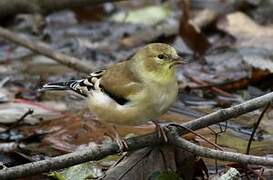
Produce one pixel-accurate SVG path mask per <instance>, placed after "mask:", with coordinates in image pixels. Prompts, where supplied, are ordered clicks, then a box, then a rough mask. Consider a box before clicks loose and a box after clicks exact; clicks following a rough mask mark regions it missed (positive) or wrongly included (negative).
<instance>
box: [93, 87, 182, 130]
mask: <svg viewBox="0 0 273 180" xmlns="http://www.w3.org/2000/svg"><path fill="white" fill-rule="evenodd" d="M144 94H145V95H146V96H143V97H141V98H139V99H138V100H136V101H137V102H134V103H129V104H125V105H120V104H117V103H116V102H115V101H113V100H112V99H111V98H109V97H108V96H107V95H105V94H101V93H100V94H97V95H95V96H93V97H90V98H88V101H89V102H88V104H89V109H90V110H91V111H92V112H94V113H95V114H96V115H97V116H98V119H99V120H100V121H104V122H110V123H115V124H122V125H140V124H144V123H146V122H147V121H150V120H152V119H154V118H157V117H159V116H160V115H162V114H163V113H165V112H166V111H167V110H168V108H169V107H170V105H171V104H172V103H173V102H174V101H175V99H176V96H177V85H176V84H174V86H167V88H162V87H161V88H160V90H159V89H154V90H153V89H149V92H145V93H144Z"/></svg>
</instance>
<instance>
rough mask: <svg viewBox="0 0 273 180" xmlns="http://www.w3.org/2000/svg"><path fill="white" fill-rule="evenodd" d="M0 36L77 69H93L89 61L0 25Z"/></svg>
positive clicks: (87, 71)
mask: <svg viewBox="0 0 273 180" xmlns="http://www.w3.org/2000/svg"><path fill="white" fill-rule="evenodd" d="M0 37H2V38H5V39H7V40H9V41H11V42H14V43H16V44H19V45H21V46H23V47H26V48H28V49H30V50H32V51H34V52H36V53H39V54H42V55H44V56H47V57H49V58H51V59H53V60H55V61H57V62H59V63H60V64H63V65H66V66H68V67H70V68H72V69H75V70H77V71H80V72H85V73H87V74H89V73H90V72H92V70H93V69H92V67H93V66H92V64H91V62H88V63H87V62H84V61H82V60H80V59H77V58H75V57H71V56H68V55H65V54H62V53H59V52H56V51H54V50H53V49H52V48H51V47H50V46H49V45H47V44H45V43H43V42H33V41H31V40H29V39H28V38H26V37H24V36H22V35H18V34H17V33H14V32H11V31H9V30H7V29H4V28H2V27H0Z"/></svg>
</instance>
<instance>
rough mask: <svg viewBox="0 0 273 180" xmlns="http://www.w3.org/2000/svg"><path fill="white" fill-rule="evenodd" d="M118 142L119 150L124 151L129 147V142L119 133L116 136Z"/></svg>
mask: <svg viewBox="0 0 273 180" xmlns="http://www.w3.org/2000/svg"><path fill="white" fill-rule="evenodd" d="M114 140H115V141H116V143H117V144H118V147H119V152H121V153H123V151H124V150H127V149H128V144H127V142H126V141H125V139H124V138H123V137H121V136H120V135H119V134H118V135H116V136H115V139H114Z"/></svg>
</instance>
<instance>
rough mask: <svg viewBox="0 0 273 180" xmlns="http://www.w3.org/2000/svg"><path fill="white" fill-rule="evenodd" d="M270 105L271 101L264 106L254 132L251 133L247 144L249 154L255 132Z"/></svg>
mask: <svg viewBox="0 0 273 180" xmlns="http://www.w3.org/2000/svg"><path fill="white" fill-rule="evenodd" d="M269 107H270V103H268V104H267V106H266V107H265V108H264V110H263V112H262V113H261V115H260V117H259V119H258V121H257V123H255V126H254V128H253V131H252V133H251V136H250V138H249V141H248V144H247V148H246V154H249V151H250V146H251V143H252V141H253V138H254V135H255V133H256V130H257V128H258V127H259V125H260V122H261V121H262V119H263V117H264V114H265V112H266V111H267V109H268V108H269Z"/></svg>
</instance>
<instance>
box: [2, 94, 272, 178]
mask: <svg viewBox="0 0 273 180" xmlns="http://www.w3.org/2000/svg"><path fill="white" fill-rule="evenodd" d="M272 100H273V93H268V94H266V95H263V96H260V97H257V98H254V99H251V100H249V101H246V102H244V103H242V104H239V105H236V106H233V107H230V108H226V109H222V110H219V111H216V112H214V113H211V114H208V115H206V116H203V117H201V118H198V119H196V120H193V121H190V122H187V123H183V124H182V125H183V126H186V127H188V128H191V129H193V130H197V129H201V128H204V127H207V126H210V125H213V124H215V123H219V122H223V121H226V120H228V119H229V118H232V117H237V116H239V115H242V114H245V113H247V112H250V111H253V110H255V109H258V108H260V107H262V106H265V105H266V104H268V103H271V101H272ZM175 131H176V132H177V133H179V135H181V134H186V133H187V132H186V131H185V130H182V128H181V129H180V128H179V129H178V128H175ZM126 142H127V144H128V151H132V150H136V149H141V148H143V147H147V146H154V145H158V144H160V143H162V141H161V140H160V139H159V138H158V137H157V134H156V133H151V134H147V135H143V136H139V137H134V138H129V139H127V140H126ZM118 150H119V147H118V145H117V144H116V143H109V144H107V145H100V146H96V147H94V148H88V149H87V150H82V151H77V152H73V153H70V154H66V155H62V156H58V157H54V158H52V159H48V160H42V161H37V162H33V163H28V164H24V165H20V166H15V167H11V168H7V169H4V170H1V171H0V179H12V178H18V177H22V176H29V175H33V174H38V173H42V172H48V171H52V170H58V169H62V168H66V167H69V166H72V165H75V164H79V163H83V162H86V161H92V160H99V159H102V158H104V157H106V156H107V155H112V154H115V153H117V152H118ZM217 153H218V152H217ZM241 155H242V154H241ZM220 156H221V155H219V154H217V157H219V158H220ZM245 156H246V155H244V157H245ZM209 157H211V155H210V156H209ZM236 157H237V156H236ZM255 158H256V157H255ZM255 158H254V159H255ZM267 159H268V158H264V159H263V160H267ZM227 160H230V159H227ZM255 160H257V159H255ZM260 160H261V159H260ZM234 161H236V158H235V159H234ZM236 162H237V161H236ZM256 162H257V163H260V162H262V163H263V164H267V165H272V164H271V159H269V161H268V162H267V163H264V161H256ZM248 163H249V162H248ZM251 163H252V164H253V163H254V161H252V162H250V164H251Z"/></svg>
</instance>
